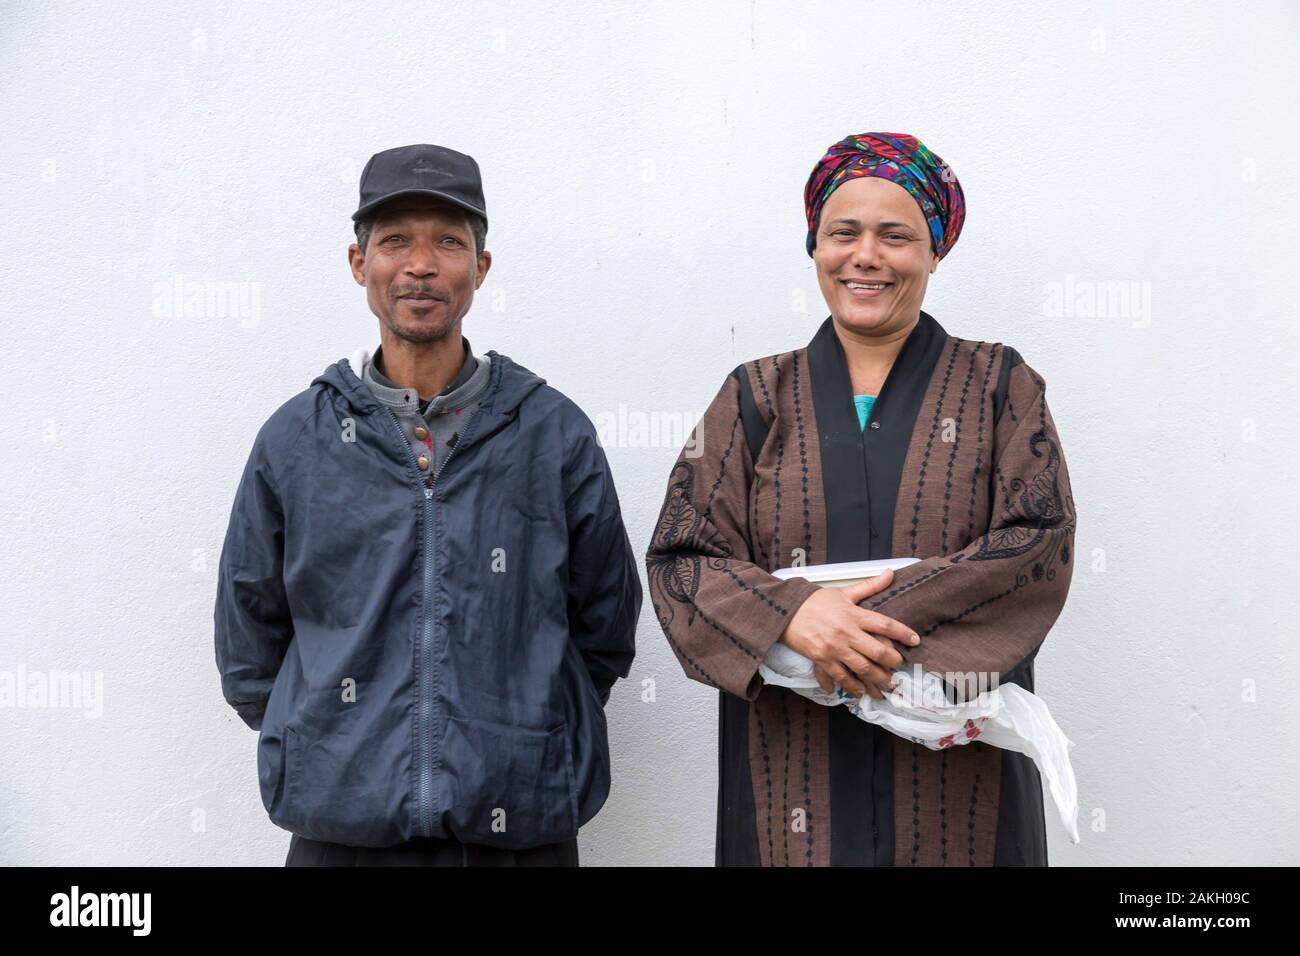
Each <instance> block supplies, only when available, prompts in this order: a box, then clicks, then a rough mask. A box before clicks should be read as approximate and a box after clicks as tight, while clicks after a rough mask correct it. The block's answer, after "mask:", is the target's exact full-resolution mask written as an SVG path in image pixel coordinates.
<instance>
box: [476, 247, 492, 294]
mask: <svg viewBox="0 0 1300 956" xmlns="http://www.w3.org/2000/svg"><path fill="white" fill-rule="evenodd" d="M491 268H492V253H490V252H488V251H487V250H486V249H484V250H483V251H482V252H480V253H479V254H478V275H477V277H476V278H475V280H474V288H475V289H478V287H479V286H481V285H482V284H483V280H484V279H486V278H487V274H488V270H489V269H491Z"/></svg>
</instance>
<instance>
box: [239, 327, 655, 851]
mask: <svg viewBox="0 0 1300 956" xmlns="http://www.w3.org/2000/svg"><path fill="white" fill-rule="evenodd" d="M488 355H489V356H491V359H492V365H491V376H490V379H489V383H488V387H487V391H486V393H485V394H484V397H483V402H482V405H481V406H480V408H479V410H478V411H477V413H476V414H475V415H474V416H473V418H471V420H470V422H469V424H468V425H467V426H466V429H465V431H464V434H462V435H461V437H460V439H459V441H458V443H457V445H456V447H455V448H454V449H453V450H452V452H451V453H450V455H449V456H448V458H447V460H446V462H445V463H444V464H443V467H442V469H441V471H440V472H439V473H438V474H437V475H436V476H435V477H434V479H433V483H432V486H431V487H429V486H427V485H426V481H425V476H424V475H423V474H422V473H421V472H420V471H419V469H418V467H417V464H416V457H415V454H414V452H413V450H412V448H411V445H410V443H409V442H408V441H407V439H406V437H405V435H404V433H403V431H402V429H401V428H400V426H399V424H398V422H397V419H396V417H395V416H394V415H393V414H392V412H391V411H389V410H388V408H387V407H386V406H384V405H382V404H380V403H379V402H378V401H376V400H375V398H374V397H373V396H372V395H371V393H370V391H369V389H368V388H367V387H366V386H365V384H364V383H362V382H361V380H360V379H359V378H357V375H356V373H355V372H354V371H353V369H352V368H351V367H350V365H349V364H348V361H347V360H346V359H343V360H341V361H339V362H337V363H335V364H334V365H331V366H330V367H329V368H327V369H326V370H325V372H324V373H323V374H322V375H320V376H319V377H317V378H316V379H315V380H314V381H313V382H312V383H311V387H310V388H308V389H307V390H305V391H303V392H301V393H299V394H298V395H296V396H294V397H293V398H292V399H290V400H289V401H288V402H286V403H285V404H284V405H282V406H281V407H280V408H279V409H277V410H276V412H275V413H274V414H272V416H271V417H270V418H269V419H268V420H267V422H266V423H265V424H264V425H263V426H262V428H261V429H260V431H259V432H258V434H257V438H256V440H255V442H254V444H253V449H252V453H251V454H250V456H249V459H248V464H247V466H246V467H245V469H244V473H243V478H242V480H241V482H240V485H239V489H238V492H237V493H236V497H235V502H234V506H233V508H232V510H231V515H230V525H229V529H228V530H227V533H226V538H225V543H224V546H223V548H222V552H221V561H220V568H219V572H218V584H217V599H216V610H215V614H214V617H215V622H216V658H217V667H218V669H219V671H220V673H221V688H222V693H223V695H224V696H225V698H226V700H227V702H228V703H229V704H230V705H231V706H232V707H234V708H235V710H236V711H237V712H238V714H239V716H240V717H241V718H242V719H243V720H244V722H245V723H247V724H248V726H250V727H252V728H253V729H254V730H258V731H260V737H259V740H258V747H257V771H258V779H259V783H260V786H261V792H262V802H263V804H264V805H265V806H266V810H267V813H268V814H269V815H270V818H271V821H272V822H273V823H275V824H276V825H277V826H280V827H282V828H284V829H286V830H289V831H292V832H294V833H298V834H300V835H302V836H304V837H309V838H311V839H316V840H328V841H332V842H336V843H346V844H349V845H352V846H374V847H378V846H389V845H392V844H395V843H399V842H402V841H405V840H408V839H410V838H412V837H416V836H433V837H447V836H453V837H455V838H456V839H459V840H461V841H463V842H466V843H481V844H487V845H491V846H499V847H504V848H507V849H522V848H526V847H531V846H537V845H540V844H543V843H554V842H558V841H561V840H566V839H569V838H572V837H573V836H574V835H576V834H577V832H578V828H579V827H580V826H582V825H583V824H584V823H586V822H587V821H588V820H590V819H591V818H592V817H593V816H595V814H596V812H597V811H598V810H599V809H600V808H601V806H602V804H604V802H605V799H606V797H607V796H608V794H609V786H610V772H609V766H610V762H609V743H608V739H607V737H606V728H605V714H604V705H605V702H606V701H607V700H608V699H609V692H610V687H611V686H612V685H613V683H614V681H615V680H616V679H618V678H619V677H626V676H627V674H628V671H629V669H630V667H631V663H632V657H633V654H634V651H635V647H634V632H635V628H636V620H637V616H638V614H639V612H640V609H641V584H640V582H639V580H638V577H637V566H638V564H639V562H638V560H637V559H636V557H635V556H634V554H633V552H632V548H631V545H630V544H629V542H628V538H627V532H626V531H625V530H624V527H623V520H622V516H621V514H620V512H619V506H618V496H617V495H616V494H615V491H614V481H613V478H612V476H611V474H610V470H609V464H608V462H607V461H606V458H605V453H604V451H603V450H602V449H601V447H600V445H599V444H598V442H597V439H596V432H595V429H594V428H593V427H592V424H591V422H590V420H589V419H588V418H587V416H586V415H585V414H583V412H582V411H581V410H580V409H579V408H578V406H577V405H575V404H574V403H573V402H571V401H570V400H569V399H567V398H565V397H564V396H563V395H562V394H560V393H559V392H558V391H556V390H555V389H554V388H552V387H550V386H549V385H547V384H546V382H545V380H543V379H541V378H539V377H538V376H536V375H534V374H533V373H532V372H530V371H528V369H526V368H524V367H522V366H520V365H517V364H515V363H514V362H512V361H511V360H510V359H509V358H507V357H506V356H504V355H498V354H497V353H496V352H489V353H488Z"/></svg>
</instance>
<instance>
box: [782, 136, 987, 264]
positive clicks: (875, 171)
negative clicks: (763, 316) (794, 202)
mask: <svg viewBox="0 0 1300 956" xmlns="http://www.w3.org/2000/svg"><path fill="white" fill-rule="evenodd" d="M860 176H879V177H880V178H881V179H888V180H889V181H890V182H894V183H898V185H900V186H902V187H903V188H904V189H906V190H907V191H908V192H909V193H911V194H912V198H913V199H915V200H916V202H917V204H918V205H919V206H920V207H921V213H922V214H923V215H924V216H925V221H926V222H927V223H929V225H930V241H931V244H932V245H933V247H934V252H935V255H937V256H938V257H939V258H940V259H942V258H943V257H944V256H946V255H947V254H948V251H949V250H950V249H952V247H953V246H954V245H955V244H956V242H957V237H958V236H959V235H961V226H962V223H963V222H964V221H965V219H966V197H965V196H964V195H963V194H962V191H961V183H959V182H957V177H956V175H954V173H953V171H952V170H951V169H950V168H948V166H946V165H945V164H944V162H943V160H942V159H940V158H939V157H938V156H936V155H935V154H934V153H932V152H930V150H929V149H927V148H926V147H925V144H924V143H922V142H921V141H920V140H919V139H917V138H916V137H915V136H908V135H906V134H905V133H860V134H858V135H857V136H846V137H845V138H844V139H842V140H840V141H839V142H838V143H836V144H835V145H834V146H832V147H831V148H830V149H829V150H827V151H826V155H825V156H823V157H822V158H821V160H820V161H819V162H818V163H817V165H816V166H815V167H814V168H813V171H812V175H811V176H809V177H808V183H807V185H806V186H804V190H803V208H804V214H805V215H806V216H807V217H808V241H807V248H808V255H810V256H811V255H812V254H813V248H814V247H815V246H816V245H817V223H818V220H819V218H820V217H821V211H822V206H823V205H824V204H825V202H826V197H828V196H829V195H830V194H831V193H833V192H834V191H835V189H836V187H838V186H839V185H840V184H841V183H843V182H845V181H846V180H848V179H851V178H853V179H856V178H858V177H860Z"/></svg>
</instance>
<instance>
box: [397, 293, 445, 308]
mask: <svg viewBox="0 0 1300 956" xmlns="http://www.w3.org/2000/svg"><path fill="white" fill-rule="evenodd" d="M398 298H399V299H404V300H406V301H407V302H419V303H421V304H424V305H427V304H429V303H432V302H441V301H442V300H441V299H439V298H438V297H437V296H436V295H430V294H429V293H427V292H415V293H412V294H411V295H401V296H398Z"/></svg>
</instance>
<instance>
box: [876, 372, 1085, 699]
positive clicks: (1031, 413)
mask: <svg viewBox="0 0 1300 956" xmlns="http://www.w3.org/2000/svg"><path fill="white" fill-rule="evenodd" d="M988 480H989V481H990V482H991V488H992V496H993V497H992V502H993V507H992V518H991V520H990V522H989V527H988V531H987V532H986V533H985V534H982V535H980V536H979V537H978V538H976V539H975V540H974V541H972V542H970V543H969V544H968V545H967V546H966V547H964V548H962V549H961V550H960V551H957V552H955V553H953V554H948V555H942V556H934V557H929V558H926V559H925V560H923V561H921V562H920V563H918V564H913V565H909V566H908V567H906V568H903V569H902V570H899V571H895V572H894V580H893V583H892V585H891V587H890V588H889V590H888V591H885V592H883V593H881V594H878V595H875V596H874V597H871V598H868V599H867V600H866V601H864V602H863V603H862V605H861V606H862V607H865V608H868V609H871V610H875V611H879V612H880V613H882V614H886V615H888V616H889V617H892V618H895V619H897V620H899V621H902V622H903V623H904V624H907V625H909V626H910V627H911V628H913V629H914V630H915V631H916V632H917V634H919V635H920V636H921V643H920V644H919V645H917V646H916V647H914V648H904V647H901V646H900V647H899V648H898V650H899V652H900V653H901V654H902V655H903V658H904V660H905V662H906V665H905V666H906V667H909V668H910V667H912V666H913V665H920V666H921V667H922V668H924V669H925V670H927V671H931V672H934V673H937V674H939V675H940V676H943V675H955V674H968V673H971V672H975V673H977V674H984V675H992V674H997V675H999V679H1000V675H1002V674H1006V673H1008V672H1010V671H1011V670H1013V669H1014V668H1015V667H1016V666H1017V665H1019V664H1021V663H1022V662H1023V661H1025V660H1026V659H1027V658H1029V657H1032V656H1033V655H1034V654H1035V653H1037V651H1038V648H1039V645H1040V644H1041V643H1042V642H1043V639H1044V638H1045V637H1046V636H1047V632H1048V630H1049V629H1050V628H1051V627H1052V625H1053V624H1054V623H1055V621H1056V619H1057V617H1058V616H1059V615H1060V613H1061V609H1062V608H1063V607H1064V605H1065V598H1066V594H1067V593H1068V592H1069V589H1070V576H1071V572H1072V570H1073V565H1072V564H1071V561H1072V558H1073V552H1074V525H1075V513H1074V499H1073V496H1072V495H1071V493H1070V479H1069V474H1068V472H1067V471H1066V467H1065V457H1064V455H1063V453H1062V450H1061V442H1060V438H1059V436H1058V435H1057V432H1056V425H1055V423H1054V422H1053V421H1052V415H1051V412H1050V411H1049V410H1048V407H1047V398H1046V385H1045V383H1044V382H1043V380H1042V379H1041V378H1040V377H1039V376H1038V375H1037V374H1036V373H1035V372H1034V371H1033V369H1032V368H1030V367H1029V366H1028V365H1027V364H1024V363H1023V362H1021V363H1020V364H1018V365H1014V366H1013V367H1012V369H1011V372H1010V378H1009V384H1008V390H1007V399H1006V402H1005V405H1004V407H1003V409H1002V414H1001V415H1000V416H999V418H998V422H997V425H996V426H995V429H994V449H993V471H992V474H991V475H989V476H988ZM988 679H989V678H987V677H986V678H985V680H986V681H987V680H988ZM963 682H964V680H962V681H954V680H948V679H947V678H946V677H945V683H949V684H953V685H954V686H956V685H958V684H959V683H963Z"/></svg>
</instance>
